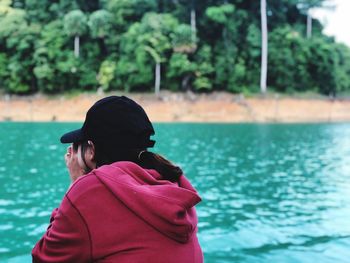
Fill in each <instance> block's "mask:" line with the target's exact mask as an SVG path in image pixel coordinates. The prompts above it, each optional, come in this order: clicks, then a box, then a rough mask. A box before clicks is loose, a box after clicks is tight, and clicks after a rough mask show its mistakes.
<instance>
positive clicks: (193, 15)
mask: <svg viewBox="0 0 350 263" xmlns="http://www.w3.org/2000/svg"><path fill="white" fill-rule="evenodd" d="M194 2H195V0H192V7H191V29H192V36H191V38H192V39H191V40H192V42H193V43H195V42H196V35H197V25H196V10H195V3H194Z"/></svg>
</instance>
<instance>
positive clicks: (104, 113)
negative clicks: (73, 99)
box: [61, 96, 155, 148]
mask: <svg viewBox="0 0 350 263" xmlns="http://www.w3.org/2000/svg"><path fill="white" fill-rule="evenodd" d="M153 134H154V129H153V126H152V123H151V122H150V120H149V119H148V117H147V114H146V112H145V111H144V110H143V108H142V107H141V106H140V105H139V104H137V103H136V102H135V101H133V100H131V99H129V98H127V97H125V96H121V97H119V96H110V97H106V98H103V99H101V100H99V101H97V102H96V103H95V104H94V105H93V106H92V107H91V108H90V109H89V110H88V112H87V113H86V118H85V122H84V124H83V127H81V129H78V130H75V131H71V132H68V133H66V134H64V135H63V136H62V137H61V143H73V142H82V141H86V140H91V141H93V142H95V143H103V144H109V145H111V146H116V147H122V148H148V147H153V146H154V144H155V141H153V140H150V136H151V135H153Z"/></svg>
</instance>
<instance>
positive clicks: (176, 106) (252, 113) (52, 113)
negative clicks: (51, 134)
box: [0, 91, 350, 123]
mask: <svg viewBox="0 0 350 263" xmlns="http://www.w3.org/2000/svg"><path fill="white" fill-rule="evenodd" d="M108 95H119V96H120V95H126V96H129V97H130V98H132V99H134V100H135V101H136V102H138V103H139V104H141V105H142V106H143V108H144V109H145V111H146V112H147V114H148V115H149V118H150V120H151V121H152V122H198V123H201V122H208V123H319V122H320V123H332V122H350V100H337V99H335V100H331V99H328V98H323V97H320V98H295V97H284V96H283V97H281V96H279V95H275V96H273V97H271V96H270V97H268V96H267V97H262V96H256V97H252V98H245V97H244V96H242V95H234V94H231V93H226V92H214V93H211V94H194V93H173V92H168V91H164V92H161V93H160V96H159V97H156V96H155V95H154V94H151V93H144V94H143V93H128V94H126V93H121V92H119V93H118V92H114V93H106V94H96V93H81V94H79V95H70V96H69V95H55V96H48V95H41V94H37V95H32V96H25V97H22V96H9V95H1V96H0V121H19V122H50V121H56V122H83V121H84V119H85V114H86V111H87V110H88V109H89V108H90V107H91V106H92V104H93V103H94V102H96V101H97V100H98V99H100V98H102V97H105V96H108Z"/></svg>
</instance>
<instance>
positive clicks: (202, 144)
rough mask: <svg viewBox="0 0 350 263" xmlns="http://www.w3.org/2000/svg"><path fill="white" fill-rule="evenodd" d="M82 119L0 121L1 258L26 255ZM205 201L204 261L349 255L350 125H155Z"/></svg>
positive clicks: (62, 184)
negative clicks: (71, 133)
mask: <svg viewBox="0 0 350 263" xmlns="http://www.w3.org/2000/svg"><path fill="white" fill-rule="evenodd" d="M79 126H80V125H79V124H62V123H37V124H33V123H32V124H31V123H0V149H1V151H0V155H1V158H0V185H1V188H0V237H1V238H0V262H30V261H31V258H30V251H31V248H32V246H33V245H34V244H35V242H36V241H37V240H38V239H39V238H40V237H41V235H42V234H43V232H44V231H45V229H46V227H47V224H48V220H49V216H50V213H51V210H52V209H53V208H55V207H57V206H58V205H59V203H60V200H61V198H62V196H63V195H64V193H65V191H66V189H67V187H68V184H69V179H68V174H67V172H66V170H65V167H64V162H63V154H64V152H65V146H63V145H60V144H59V142H58V138H59V137H60V135H61V134H62V133H64V132H65V131H67V130H70V129H72V128H76V127H79ZM156 132H157V136H156V139H157V140H158V143H157V147H156V150H157V151H158V152H160V153H163V154H164V155H165V156H166V157H168V158H169V159H172V160H173V161H175V162H177V163H178V164H180V165H181V166H182V167H183V169H184V171H185V172H186V174H187V176H188V177H189V178H190V180H191V181H192V183H193V184H194V185H195V186H196V187H197V189H198V191H199V193H200V195H201V196H202V198H203V201H202V203H201V204H200V205H199V206H198V215H199V221H200V223H199V234H198V235H199V239H200V243H201V245H202V248H203V250H204V253H205V259H206V262H215V263H216V262H249V263H250V262H251V263H255V262H258V263H260V262H266V263H267V262H293V263H294V262H302V263H303V262H305V263H306V262H318V263H323V262H332V263H333V262H350V260H349V259H350V249H349V248H350V221H349V220H350V219H349V218H350V124H312V125H311V124H309V125H307V124H298V125H254V124H241V125H239V124H236V125H224V124H158V125H156Z"/></svg>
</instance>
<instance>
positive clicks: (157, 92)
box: [154, 62, 160, 96]
mask: <svg viewBox="0 0 350 263" xmlns="http://www.w3.org/2000/svg"><path fill="white" fill-rule="evenodd" d="M155 75H156V79H155V83H154V91H155V93H156V95H157V96H158V95H159V91H160V63H159V62H157V64H156V69H155Z"/></svg>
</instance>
